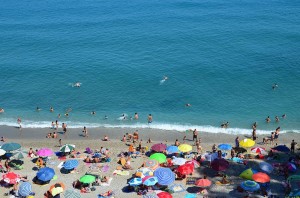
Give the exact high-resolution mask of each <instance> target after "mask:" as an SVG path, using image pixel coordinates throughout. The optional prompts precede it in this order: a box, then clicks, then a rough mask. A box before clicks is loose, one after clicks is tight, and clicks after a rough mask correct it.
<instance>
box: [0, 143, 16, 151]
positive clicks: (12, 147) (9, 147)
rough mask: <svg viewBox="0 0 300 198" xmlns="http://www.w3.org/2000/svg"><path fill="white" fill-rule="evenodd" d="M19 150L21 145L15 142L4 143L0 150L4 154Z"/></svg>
mask: <svg viewBox="0 0 300 198" xmlns="http://www.w3.org/2000/svg"><path fill="white" fill-rule="evenodd" d="M19 148H21V145H20V144H18V143H15V142H8V143H4V144H3V145H2V146H1V149H3V150H5V151H6V152H10V151H15V150H18V149H19Z"/></svg>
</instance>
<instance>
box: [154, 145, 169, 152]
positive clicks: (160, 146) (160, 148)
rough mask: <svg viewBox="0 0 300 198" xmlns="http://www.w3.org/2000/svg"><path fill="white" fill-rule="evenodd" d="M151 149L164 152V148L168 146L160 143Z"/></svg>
mask: <svg viewBox="0 0 300 198" xmlns="http://www.w3.org/2000/svg"><path fill="white" fill-rule="evenodd" d="M151 149H152V150H153V151H156V152H163V151H164V150H166V149H167V146H166V145H165V144H163V143H159V144H154V145H153V146H152V147H151Z"/></svg>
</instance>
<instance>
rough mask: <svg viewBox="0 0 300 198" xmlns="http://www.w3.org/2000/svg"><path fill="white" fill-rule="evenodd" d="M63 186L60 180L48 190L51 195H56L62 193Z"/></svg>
mask: <svg viewBox="0 0 300 198" xmlns="http://www.w3.org/2000/svg"><path fill="white" fill-rule="evenodd" d="M65 188H66V187H65V185H64V184H63V183H61V182H60V183H56V184H54V185H52V186H50V189H49V192H50V193H51V194H52V196H56V195H58V194H60V193H62V192H63V191H64V190H65Z"/></svg>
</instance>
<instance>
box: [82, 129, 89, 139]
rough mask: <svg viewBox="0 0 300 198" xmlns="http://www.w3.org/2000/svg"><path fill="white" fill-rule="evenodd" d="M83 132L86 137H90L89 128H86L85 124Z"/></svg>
mask: <svg viewBox="0 0 300 198" xmlns="http://www.w3.org/2000/svg"><path fill="white" fill-rule="evenodd" d="M82 132H83V133H84V137H89V135H88V131H87V129H86V127H85V126H84V127H83V131H82Z"/></svg>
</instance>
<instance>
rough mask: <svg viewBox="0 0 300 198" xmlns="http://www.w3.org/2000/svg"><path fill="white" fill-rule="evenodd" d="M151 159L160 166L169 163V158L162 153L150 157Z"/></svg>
mask: <svg viewBox="0 0 300 198" xmlns="http://www.w3.org/2000/svg"><path fill="white" fill-rule="evenodd" d="M150 159H154V160H157V161H158V162H159V163H160V164H161V163H164V162H166V161H167V157H166V156H165V155H164V154H162V153H154V154H152V155H151V156H150Z"/></svg>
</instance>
